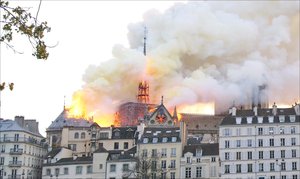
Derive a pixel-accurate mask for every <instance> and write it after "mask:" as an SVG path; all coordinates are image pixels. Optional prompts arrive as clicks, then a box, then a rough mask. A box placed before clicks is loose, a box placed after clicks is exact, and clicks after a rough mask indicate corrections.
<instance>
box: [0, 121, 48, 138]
mask: <svg viewBox="0 0 300 179" xmlns="http://www.w3.org/2000/svg"><path fill="white" fill-rule="evenodd" d="M0 131H2V132H4V131H7V132H9V131H21V132H26V133H30V134H32V135H35V136H38V137H42V138H44V137H43V136H42V135H41V134H40V133H39V132H37V133H36V132H32V131H30V130H29V129H26V128H23V127H21V126H20V125H19V124H18V123H17V122H16V121H13V120H10V119H7V120H1V121H0Z"/></svg>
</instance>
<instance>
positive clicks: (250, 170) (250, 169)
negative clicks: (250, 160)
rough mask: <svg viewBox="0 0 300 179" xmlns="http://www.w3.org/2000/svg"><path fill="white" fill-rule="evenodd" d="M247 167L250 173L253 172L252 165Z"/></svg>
mask: <svg viewBox="0 0 300 179" xmlns="http://www.w3.org/2000/svg"><path fill="white" fill-rule="evenodd" d="M247 167H248V168H247V171H248V172H252V164H248V165H247Z"/></svg>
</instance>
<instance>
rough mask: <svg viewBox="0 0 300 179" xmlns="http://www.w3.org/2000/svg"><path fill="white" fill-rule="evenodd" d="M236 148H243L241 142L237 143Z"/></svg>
mask: <svg viewBox="0 0 300 179" xmlns="http://www.w3.org/2000/svg"><path fill="white" fill-rule="evenodd" d="M236 147H237V148H239V147H241V140H237V141H236Z"/></svg>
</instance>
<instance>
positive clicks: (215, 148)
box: [182, 143, 219, 156]
mask: <svg viewBox="0 0 300 179" xmlns="http://www.w3.org/2000/svg"><path fill="white" fill-rule="evenodd" d="M199 149H200V150H202V156H211V155H219V144H218V143H214V144H199V145H187V146H184V149H183V152H182V156H184V154H185V153H187V152H191V153H192V154H193V156H196V151H197V150H199Z"/></svg>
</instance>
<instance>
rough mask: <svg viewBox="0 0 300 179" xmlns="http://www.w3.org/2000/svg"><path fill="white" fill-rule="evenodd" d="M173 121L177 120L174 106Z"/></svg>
mask: <svg viewBox="0 0 300 179" xmlns="http://www.w3.org/2000/svg"><path fill="white" fill-rule="evenodd" d="M173 119H175V120H178V116H177V109H176V106H175V107H174V112H173Z"/></svg>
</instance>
